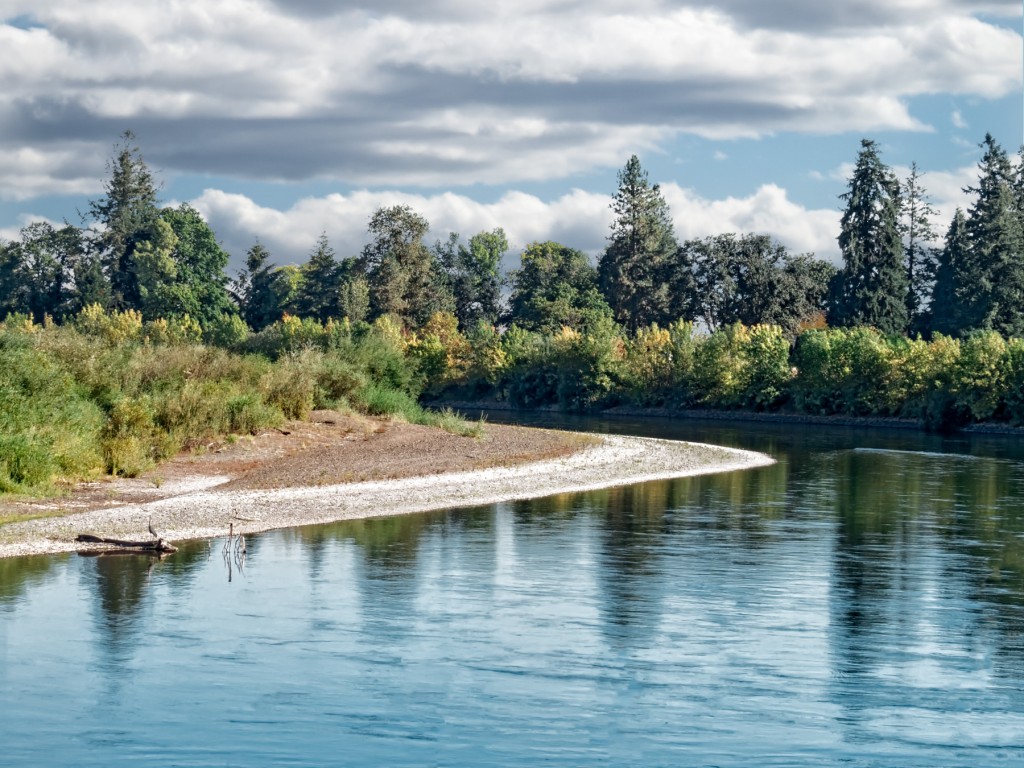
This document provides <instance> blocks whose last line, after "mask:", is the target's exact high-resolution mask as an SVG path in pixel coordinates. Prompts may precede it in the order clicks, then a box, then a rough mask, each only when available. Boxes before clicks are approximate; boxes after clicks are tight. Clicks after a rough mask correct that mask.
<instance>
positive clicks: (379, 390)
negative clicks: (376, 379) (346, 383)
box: [359, 384, 423, 423]
mask: <svg viewBox="0 0 1024 768" xmlns="http://www.w3.org/2000/svg"><path fill="white" fill-rule="evenodd" d="M359 402H360V403H361V404H362V405H363V407H364V408H365V409H366V412H367V413H369V414H370V415H372V416H400V417H402V418H403V419H405V420H406V421H409V422H412V423H415V422H417V421H418V420H419V419H420V418H421V414H422V411H423V409H422V408H421V407H420V405H419V403H417V402H416V401H415V400H414V399H413V398H412V396H411V395H410V394H409V393H408V392H403V391H402V390H400V389H394V388H393V387H389V386H386V385H383V384H368V385H367V386H366V387H365V388H364V389H363V391H362V392H361V393H360V395H359Z"/></svg>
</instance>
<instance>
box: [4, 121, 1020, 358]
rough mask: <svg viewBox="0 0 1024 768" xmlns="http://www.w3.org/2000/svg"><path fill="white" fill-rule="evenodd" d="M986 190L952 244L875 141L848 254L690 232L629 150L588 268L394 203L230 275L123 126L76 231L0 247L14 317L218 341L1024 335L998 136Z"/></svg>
mask: <svg viewBox="0 0 1024 768" xmlns="http://www.w3.org/2000/svg"><path fill="white" fill-rule="evenodd" d="M980 146H981V148H982V150H983V157H982V159H981V161H980V163H979V166H978V168H979V178H978V182H977V186H974V187H971V188H969V189H968V190H966V191H968V192H970V193H971V194H972V195H973V197H974V201H973V203H972V204H971V206H970V207H969V209H968V210H967V211H966V212H964V211H960V210H958V211H957V213H956V215H955V216H954V218H953V220H952V222H951V223H950V224H949V226H948V229H947V231H946V235H945V239H944V241H943V242H939V238H938V236H937V235H936V231H935V227H936V223H935V219H936V213H935V210H934V208H933V206H932V204H931V202H930V200H929V197H928V194H927V191H926V190H925V189H924V188H923V186H922V183H921V174H920V172H919V170H918V168H917V166H916V165H914V166H912V167H911V169H910V173H909V175H908V177H907V178H906V179H904V180H902V181H901V180H899V179H898V178H897V176H896V174H895V173H894V172H893V170H892V169H891V168H889V167H888V166H887V165H885V163H883V162H882V160H881V158H880V155H879V149H878V146H877V144H875V142H873V141H870V140H868V139H865V140H863V141H862V142H861V149H860V152H859V154H858V156H857V160H856V164H855V166H854V170H853V172H852V174H851V176H850V178H849V180H848V185H847V190H846V192H845V193H844V194H843V195H842V196H841V198H842V201H843V204H844V210H843V214H842V219H841V227H840V234H839V247H840V251H841V254H842V267H841V268H839V269H837V268H835V267H834V266H832V265H831V264H829V263H828V262H826V261H823V260H821V259H818V258H816V257H815V256H814V255H813V254H794V253H791V252H789V251H788V250H787V249H786V248H785V247H784V246H782V245H781V244H779V243H778V242H776V241H775V240H773V239H772V238H771V237H769V236H767V235H764V234H757V233H745V234H735V233H727V234H720V235H714V236H711V237H705V238H698V239H690V240H685V241H682V242H680V241H679V240H678V239H677V238H676V236H675V233H674V230H673V224H672V217H671V212H670V210H669V207H668V204H667V203H666V201H665V199H664V197H663V195H662V193H661V190H660V188H659V186H658V185H657V184H652V183H651V182H650V181H649V179H648V176H647V173H646V172H645V171H644V169H643V168H642V166H641V164H640V161H639V159H638V158H637V157H636V156H633V157H631V158H630V159H629V161H628V162H627V163H626V165H625V167H624V168H623V169H622V170H621V171H620V172H619V174H618V188H617V190H616V192H615V194H614V196H613V199H612V203H611V209H612V212H613V213H614V220H613V223H612V226H611V231H610V232H609V234H608V237H607V241H608V242H607V247H606V248H605V249H604V251H603V252H602V253H601V254H600V256H599V258H598V259H597V261H596V264H595V263H593V262H592V261H591V259H590V257H589V256H588V255H587V254H586V253H584V252H583V251H580V250H578V249H575V248H572V247H570V246H567V245H563V244H561V243H557V242H550V241H549V242H535V243H531V244H529V245H528V246H526V248H525V249H524V250H523V251H522V253H521V254H520V262H521V266H520V268H519V269H516V270H513V271H512V272H511V273H508V274H506V273H504V272H503V270H502V261H503V258H504V257H505V255H506V254H507V253H508V251H509V244H508V240H507V238H506V236H505V233H504V232H503V231H502V230H501V229H500V228H497V229H494V230H492V231H487V232H480V233H478V234H476V235H473V236H472V237H470V238H469V239H468V241H464V240H463V239H462V238H460V237H459V235H457V234H452V235H450V236H449V237H448V238H447V239H445V240H441V241H438V242H435V243H433V244H428V243H427V240H426V238H427V234H428V232H429V229H430V225H429V223H428V222H427V220H426V219H425V218H423V216H421V215H420V214H418V213H417V212H415V211H414V210H412V209H411V208H410V207H408V206H392V207H383V208H380V209H379V210H377V211H376V212H375V213H374V214H373V215H372V217H371V218H370V220H369V222H368V228H367V234H368V242H367V244H366V245H365V247H364V248H363V249H362V251H361V252H360V253H358V254H354V255H350V256H347V257H345V258H339V257H338V256H337V254H336V253H335V252H334V250H333V248H332V247H331V245H330V243H329V241H328V239H327V237H326V235H321V236H320V238H319V239H318V240H317V241H316V244H315V246H314V248H313V250H312V252H311V253H310V255H309V257H308V259H307V260H306V262H305V263H303V264H301V265H299V266H294V265H286V266H278V265H276V264H275V263H274V260H273V256H272V254H271V253H270V252H269V251H268V249H267V248H266V247H264V246H263V245H261V244H259V243H257V244H255V245H253V246H252V248H250V249H249V251H248V253H247V254H246V261H245V268H244V269H243V270H242V271H241V273H240V274H239V275H238V276H237V278H236V279H234V280H232V279H230V278H229V277H228V275H227V273H226V271H225V270H226V268H227V264H228V260H229V257H228V254H227V253H226V252H224V250H223V249H222V248H221V247H220V245H219V244H218V242H217V238H216V235H215V234H214V232H213V231H212V230H211V229H210V227H209V226H208V224H207V223H206V222H205V221H204V220H203V219H202V217H201V216H200V214H199V213H198V212H197V211H196V210H195V209H193V208H192V207H190V206H189V205H187V204H184V205H179V206H177V207H161V206H160V204H159V201H158V185H157V184H156V182H155V180H154V176H153V174H152V172H151V171H150V169H149V167H148V166H147V164H146V163H145V161H144V160H143V158H142V155H141V152H140V150H139V148H138V146H137V145H136V143H135V140H134V136H133V135H132V134H131V133H130V132H126V133H125V134H124V135H123V136H122V139H121V141H120V143H119V144H117V145H115V148H114V152H113V154H112V156H111V158H110V160H109V163H108V171H109V177H108V178H107V179H106V180H105V181H104V187H103V189H104V194H103V195H102V196H101V197H100V198H99V199H97V200H94V201H91V202H90V204H89V206H88V209H87V211H86V212H85V214H84V215H83V216H82V219H83V221H82V224H81V225H73V224H70V223H67V222H65V224H64V225H63V226H53V225H51V224H49V223H45V222H36V223H33V224H31V225H29V226H27V227H25V228H24V229H23V230H22V232H21V235H20V238H19V239H17V240H15V241H12V242H9V243H0V317H3V316H6V315H10V314H17V313H21V314H24V315H27V316H28V317H29V318H31V319H32V320H34V321H35V322H42V321H43V319H44V318H47V317H49V318H51V319H52V320H53V321H55V322H57V323H61V322H64V321H65V320H67V319H69V318H72V317H75V316H76V315H77V314H78V313H80V312H82V311H83V310H84V309H86V308H87V307H99V308H101V309H103V310H105V311H116V312H125V311H136V312H138V313H139V314H140V315H141V317H142V319H143V320H144V321H150V320H155V319H158V318H163V319H174V318H177V319H182V318H187V319H188V321H189V322H192V323H194V324H196V325H197V326H198V329H199V331H200V334H201V336H202V338H204V339H206V340H217V339H232V338H234V339H238V338H241V337H243V336H244V335H245V334H246V333H250V332H259V331H261V330H263V329H264V328H267V327H268V326H270V325H272V324H273V323H275V322H278V321H280V320H282V318H285V317H288V316H292V317H298V318H300V319H305V318H308V319H312V320H316V321H317V322H320V323H325V322H327V321H328V320H329V319H331V318H334V319H341V318H347V319H348V320H349V321H350V322H351V323H353V324H354V325H356V326H359V325H360V324H362V323H368V322H373V321H375V320H376V319H378V318H380V317H384V316H387V317H389V318H390V319H391V320H392V321H393V322H394V323H395V324H397V325H398V326H399V327H400V328H402V329H403V330H404V331H405V332H410V333H411V332H415V331H416V330H417V329H421V328H423V327H424V326H425V325H426V324H427V323H428V322H430V320H431V318H434V317H435V316H437V315H438V313H441V314H443V315H448V316H451V317H452V318H454V321H455V322H456V323H457V327H458V329H459V331H460V332H462V333H463V334H469V333H475V332H476V330H477V328H478V326H479V327H491V328H497V329H501V330H502V331H507V330H508V329H513V328H518V329H520V330H523V331H530V332H541V333H548V334H554V333H557V332H559V331H560V329H562V328H568V329H571V330H573V331H575V332H579V333H584V334H587V333H591V332H593V331H594V330H595V329H598V328H600V327H603V326H604V325H607V324H609V323H611V324H613V325H615V326H617V327H620V328H622V329H623V331H624V332H625V333H626V334H633V335H635V334H636V333H638V332H639V331H640V330H642V329H645V328H650V327H652V326H654V325H657V326H659V327H662V328H664V327H668V326H669V325H670V324H672V323H674V322H677V321H680V320H683V321H687V322H692V323H695V324H696V326H697V327H698V328H701V329H703V330H704V331H706V332H709V333H710V332H714V331H716V330H719V329H723V328H726V327H728V326H729V325H731V324H734V323H742V324H743V325H745V326H748V327H752V326H756V325H774V326H778V327H779V328H781V329H782V331H783V333H784V335H785V336H786V337H787V338H788V339H790V340H793V339H795V338H796V337H797V335H799V333H800V332H801V331H803V330H805V329H808V328H822V327H826V326H827V327H838V328H844V327H845V328H853V327H860V326H870V327H872V328H876V329H878V330H879V331H881V332H882V333H884V334H893V335H899V336H909V337H915V336H918V335H921V336H923V337H924V338H926V339H928V338H931V337H932V335H933V334H936V333H940V334H944V335H947V336H955V337H966V336H968V335H969V334H971V333H972V332H976V331H981V330H994V331H997V332H999V333H1000V334H1002V335H1003V336H1005V337H1012V336H1019V335H1022V332H1024V166H1022V165H1021V164H1019V163H1018V164H1016V165H1015V164H1014V163H1013V162H1012V161H1011V159H1010V158H1009V157H1008V155H1007V153H1006V152H1005V151H1004V150H1003V149H1002V148H1001V147H1000V146H999V144H998V143H997V142H996V141H995V140H994V139H993V138H992V136H991V135H988V136H986V137H985V139H984V141H983V142H982V144H981V145H980Z"/></svg>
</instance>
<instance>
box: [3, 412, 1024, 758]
mask: <svg viewBox="0 0 1024 768" xmlns="http://www.w3.org/2000/svg"><path fill="white" fill-rule="evenodd" d="M546 421H547V422H548V423H550V422H551V419H546ZM567 425H568V426H576V427H581V428H588V429H595V430H599V431H600V430H608V431H619V432H629V433H633V434H654V435H658V436H666V437H676V438H681V439H693V440H701V441H705V442H716V443H720V444H724V445H733V446H738V447H743V448H751V449H755V450H762V451H766V452H768V453H770V454H772V455H773V456H775V457H776V458H777V459H778V463H777V464H776V465H774V466H771V467H766V468H763V469H757V470H751V471H747V472H737V473H731V474H725V475H718V476H708V477H702V478H689V479H682V480H676V481H671V482H657V483H647V484H643V485H636V486H629V487H624V488H616V489H611V490H606V491H601V492H593V493H584V494H566V495H562V496H556V497H550V498H546V499H540V500H536V501H530V502H521V503H510V504H499V505H495V506H489V507H483V508H474V509H464V510H448V511H443V512H438V513H435V514H427V515H418V516H412V517H404V518H390V519H381V520H375V521H363V522H352V523H346V524H335V525H328V526H319V527H310V528H304V529H295V530H288V531H280V532H271V533H266V534H261V535H257V536H253V537H251V538H250V539H249V542H248V555H247V557H246V559H245V561H244V563H241V562H239V561H236V560H235V558H233V557H232V556H231V553H225V552H224V547H225V544H226V543H227V542H226V541H225V540H220V541H213V542H210V543H205V542H203V543H195V544H190V545H188V546H186V547H184V548H183V550H182V551H181V552H179V553H178V554H177V555H175V556H173V557H171V558H167V559H165V560H163V561H155V560H150V559H148V558H145V557H137V556H120V557H102V558H88V557H80V556H77V555H72V556H57V557H36V558H22V559H14V560H0V764H2V765H16V766H20V765H68V766H71V765H74V766H92V765H104V766H106V765H123V764H146V765H168V766H170V765H173V766H258V765H283V766H322V765H353V766H537V765H552V766H597V765H601V766H682V765H685V766H928V767H929V768H934V767H935V766H970V767H971V768H978V767H979V766H988V765H999V766H1008V765H1020V764H1022V763H1024V448H1022V446H1021V445H1020V444H1019V442H1018V441H1016V440H1012V439H1007V438H990V439H983V438H976V439H973V440H968V439H958V440H941V439H939V438H934V437H928V436H924V435H919V434H916V433H912V432H884V431H861V430H852V429H824V428H794V427H779V426H767V425H750V424H738V423H732V424H706V423H698V422H665V423H659V422H654V421H637V422H629V421H620V422H610V421H605V422H599V421H587V422H567ZM240 565H241V566H242V567H241V568H240V567H239V566H240Z"/></svg>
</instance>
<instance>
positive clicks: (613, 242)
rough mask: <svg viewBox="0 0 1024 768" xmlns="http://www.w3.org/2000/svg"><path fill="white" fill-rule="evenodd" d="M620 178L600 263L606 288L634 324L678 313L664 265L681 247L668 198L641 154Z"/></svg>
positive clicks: (622, 317) (615, 307)
mask: <svg viewBox="0 0 1024 768" xmlns="http://www.w3.org/2000/svg"><path fill="white" fill-rule="evenodd" d="M618 179H619V188H618V191H617V192H616V193H615V196H614V198H613V199H612V203H611V209H612V210H613V211H614V212H615V221H614V222H613V224H612V231H611V235H609V237H608V240H609V242H608V247H607V248H606V249H605V252H604V254H603V255H602V256H601V259H600V261H599V263H598V280H599V284H600V288H601V292H602V293H603V294H604V296H605V298H606V299H607V301H608V304H609V305H610V306H611V308H612V311H613V312H614V314H615V319H616V320H617V321H618V322H619V323H621V324H622V325H624V326H625V327H627V328H628V329H630V330H636V329H637V328H639V327H641V326H644V325H649V324H650V323H652V322H666V321H671V320H675V319H678V318H673V317H668V314H669V312H668V306H669V296H668V286H667V284H666V281H665V269H666V266H667V264H668V263H669V261H670V260H671V259H672V257H673V255H674V254H675V252H676V249H677V247H678V244H677V243H676V239H675V235H674V233H673V228H672V217H671V214H670V212H669V208H668V204H667V203H666V202H665V199H664V198H663V197H662V195H661V189H660V188H659V186H658V185H657V184H653V185H652V184H651V183H650V182H649V181H648V180H647V172H646V171H644V170H643V168H642V167H641V166H640V160H639V159H638V158H637V156H636V155H633V156H632V157H630V158H629V161H628V162H627V163H626V166H625V168H623V169H622V170H621V171H620V172H619V175H618Z"/></svg>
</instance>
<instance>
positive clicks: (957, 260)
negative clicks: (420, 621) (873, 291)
mask: <svg viewBox="0 0 1024 768" xmlns="http://www.w3.org/2000/svg"><path fill="white" fill-rule="evenodd" d="M967 256H968V254H967V217H966V216H964V212H963V211H962V210H961V209H960V208H957V209H956V214H955V215H954V216H953V221H952V222H951V223H950V225H949V229H948V230H947V232H946V242H945V246H944V247H943V248H942V250H941V251H940V252H939V263H938V267H937V269H936V271H935V285H934V287H933V289H932V300H931V305H930V307H929V317H930V328H931V330H932V331H934V332H937V333H942V334H945V335H946V336H954V335H957V334H959V333H960V331H961V330H962V329H963V328H964V327H965V326H966V322H967V320H966V317H965V314H966V312H967V309H968V304H969V297H970V292H971V290H972V289H971V286H970V284H969V283H968V282H966V275H965V269H966V266H967Z"/></svg>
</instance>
